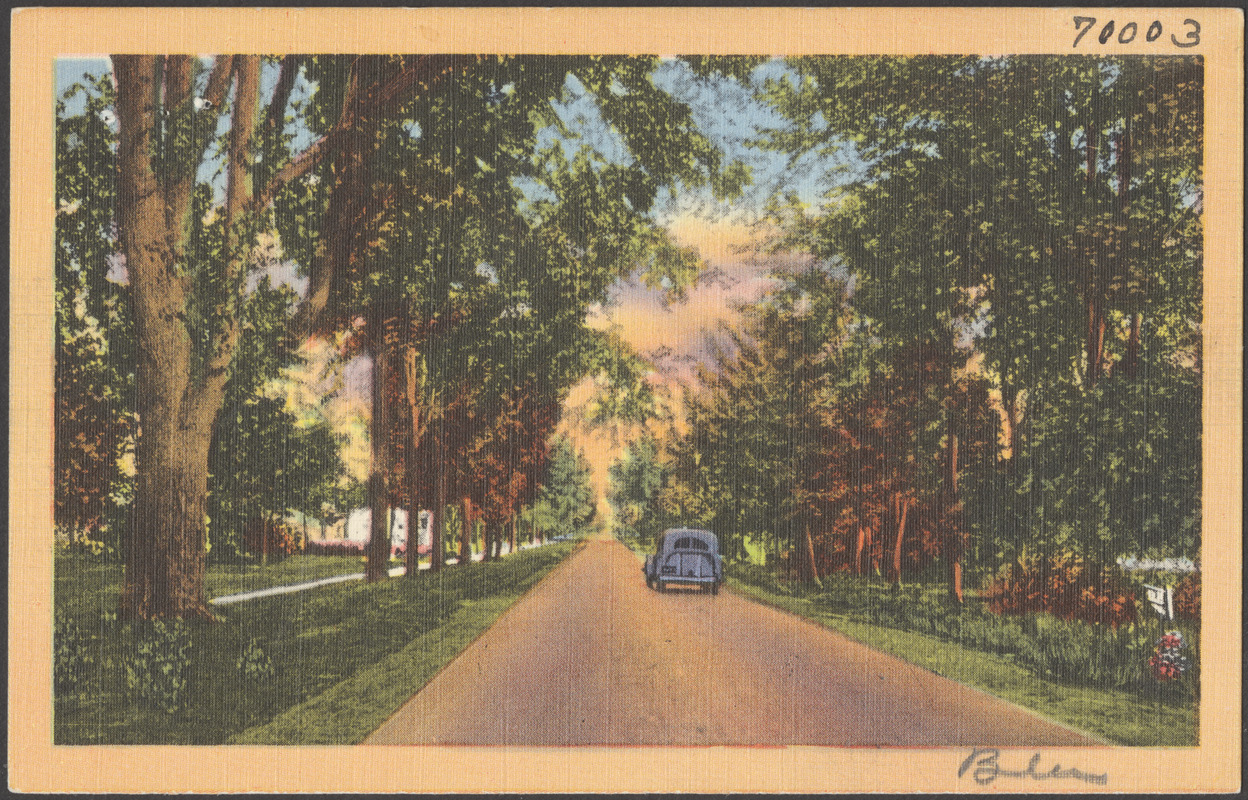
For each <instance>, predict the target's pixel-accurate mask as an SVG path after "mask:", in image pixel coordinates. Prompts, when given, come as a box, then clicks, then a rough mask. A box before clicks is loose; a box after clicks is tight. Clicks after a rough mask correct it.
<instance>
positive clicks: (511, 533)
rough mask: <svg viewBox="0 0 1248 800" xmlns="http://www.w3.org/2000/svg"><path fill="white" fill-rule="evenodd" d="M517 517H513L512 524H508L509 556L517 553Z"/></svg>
mask: <svg viewBox="0 0 1248 800" xmlns="http://www.w3.org/2000/svg"><path fill="white" fill-rule="evenodd" d="M516 516H517V515H514V514H513V515H512V517H511V522H509V523H508V524H507V553H508V555H510V554H512V553H514V552H516V524H517V522H516Z"/></svg>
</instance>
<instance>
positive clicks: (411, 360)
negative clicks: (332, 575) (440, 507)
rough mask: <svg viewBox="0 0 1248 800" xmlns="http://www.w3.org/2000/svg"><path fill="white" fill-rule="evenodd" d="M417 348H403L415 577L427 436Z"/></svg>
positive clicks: (410, 569) (407, 561) (410, 562)
mask: <svg viewBox="0 0 1248 800" xmlns="http://www.w3.org/2000/svg"><path fill="white" fill-rule="evenodd" d="M417 373H418V364H417V359H416V348H414V347H412V346H411V345H410V344H409V345H408V346H406V347H405V348H404V349H403V378H404V380H403V385H404V388H405V394H406V396H407V417H408V419H407V425H406V426H404V427H405V433H406V438H407V441H406V446H405V447H404V453H405V456H406V457H405V459H404V466H405V467H406V468H407V474H406V475H405V476H404V477H405V479H406V483H407V497H408V500H409V502H408V510H407V544H406V546H405V548H404V551H403V564H404V567H405V569H406V572H405V574H406V576H407V577H409V578H415V577H417V576H418V575H419V574H420V499H419V498H420V463H419V461H418V459H417V457H416V456H417V453H418V450H419V448H418V445H419V444H420V440H421V438H422V437H423V436H424V419H425V418H424V415H423V414H422V413H421V412H422V411H423V407H422V405H421V393H420V375H418V374H417Z"/></svg>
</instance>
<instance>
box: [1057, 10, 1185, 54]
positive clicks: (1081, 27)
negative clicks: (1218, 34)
mask: <svg viewBox="0 0 1248 800" xmlns="http://www.w3.org/2000/svg"><path fill="white" fill-rule="evenodd" d="M1074 19H1075V29H1076V30H1078V31H1079V33H1078V35H1077V36H1075V41H1074V43H1073V44H1072V45H1071V47H1078V46H1079V40H1081V39H1082V38H1083V37H1084V36H1086V35H1087V33H1088V31H1090V30H1092V29H1093V28H1095V27H1096V17H1075V18H1074ZM1183 25H1184V30H1183V31H1182V34H1183V38H1182V39H1179V37H1178V36H1176V35H1175V34H1173V33H1172V34H1170V43H1171V44H1173V45H1174V46H1175V47H1195V46H1196V45H1198V44H1200V23H1199V22H1197V21H1196V20H1194V19H1185V20H1183ZM1139 33H1140V26H1139V25H1137V24H1136V23H1134V22H1127V23H1125V24H1124V25H1123V26H1122V27H1121V28H1118V37H1117V39H1118V44H1131V42H1134V41H1135V37H1136V36H1138V35H1139ZM1161 34H1162V28H1161V21H1160V20H1156V19H1155V20H1153V21H1152V23H1151V24H1150V25H1149V26H1148V28H1146V29H1145V31H1144V41H1146V42H1155V41H1157V40H1158V39H1160V38H1161ZM1112 38H1114V21H1113V20H1112V19H1111V20H1110V21H1109V22H1106V23H1105V24H1104V25H1103V26H1101V32H1100V33H1099V34H1098V35H1097V37H1096V40H1097V41H1098V42H1100V43H1101V44H1109V40H1110V39H1112Z"/></svg>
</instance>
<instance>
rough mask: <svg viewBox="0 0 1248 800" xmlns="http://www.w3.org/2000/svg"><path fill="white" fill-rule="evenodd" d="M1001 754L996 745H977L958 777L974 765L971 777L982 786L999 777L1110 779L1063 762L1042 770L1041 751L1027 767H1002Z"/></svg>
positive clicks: (963, 763)
mask: <svg viewBox="0 0 1248 800" xmlns="http://www.w3.org/2000/svg"><path fill="white" fill-rule="evenodd" d="M1000 756H1001V751H1000V750H998V749H997V748H995V747H976V748H975V749H974V750H972V751H971V754H970V755H969V756H967V757H966V760H965V761H963V762H962V766H961V767H958V777H959V778H961V777H962V776H963V775H965V774H966V773H967V770H970V769H971V768H972V767H974V771H973V772H971V777H973V778H974V779H975V782H976V783H978V784H980V785H981V786H987V785H988V784H990V783H992V782H993V781H995V780H996V779H997V778H1033V779H1035V780H1038V781H1044V780H1049V779H1052V778H1074V779H1075V780H1081V781H1086V782H1088V783H1095V784H1099V785H1104V784H1105V782H1106V781H1108V780H1109V773H1102V774H1099V775H1094V774H1090V773H1087V772H1083V771H1082V770H1078V769H1075V768H1074V767H1071V768H1070V769H1062V765H1061V764H1054V765H1053V768H1052V769H1049V770H1044V771H1041V770H1040V754H1039V753H1036V754H1035V755H1033V756H1032V757H1031V760H1030V761H1028V762H1027V769H1002V768H1001V766H1000V765H999V764H998V763H997V759H998V758H999V757H1000Z"/></svg>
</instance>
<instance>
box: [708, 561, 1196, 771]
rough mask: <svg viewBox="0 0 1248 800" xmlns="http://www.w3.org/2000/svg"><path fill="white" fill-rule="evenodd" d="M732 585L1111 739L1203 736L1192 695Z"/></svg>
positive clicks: (1182, 741)
mask: <svg viewBox="0 0 1248 800" xmlns="http://www.w3.org/2000/svg"><path fill="white" fill-rule="evenodd" d="M728 585H729V586H731V587H732V588H733V589H735V590H736V591H738V592H740V593H741V594H743V595H746V596H747V597H751V598H753V599H755V600H759V601H761V602H763V603H766V604H768V605H771V606H774V607H776V608H780V609H783V610H785V611H789V612H791V613H794V614H797V615H799V616H802V617H806V618H807V619H811V620H813V621H815V622H818V623H820V624H822V625H826V626H827V627H829V628H832V629H834V630H837V631H839V632H841V633H843V634H845V635H846V636H848V637H850V638H852V639H856V640H858V641H860V642H863V643H864V644H867V645H869V646H871V647H874V648H875V649H877V650H882V651H884V652H886V653H890V654H892V655H895V656H897V657H898V658H901V659H903V660H905V661H908V662H910V663H912V664H916V665H918V666H920V667H923V668H925V669H929V670H931V671H932V672H935V673H936V674H937V675H942V676H944V677H946V678H950V679H952V680H955V681H958V682H959V683H963V684H965V685H967V686H971V687H974V688H976V689H980V690H982V691H985V692H988V693H989V694H992V695H995V696H997V697H1000V698H1001V699H1003V700H1007V701H1009V702H1011V703H1014V704H1016V705H1019V706H1023V707H1024V708H1029V709H1031V710H1033V711H1036V712H1038V713H1040V714H1042V715H1044V716H1046V717H1048V718H1050V719H1053V720H1056V721H1058V722H1062V723H1064V724H1067V725H1069V726H1071V727H1073V728H1077V729H1079V730H1082V731H1086V732H1088V733H1091V734H1093V735H1095V736H1098V737H1100V738H1102V739H1105V740H1107V741H1110V742H1113V743H1116V744H1124V745H1137V746H1152V747H1176V746H1193V745H1195V744H1196V743H1197V736H1198V732H1199V730H1198V718H1197V713H1196V709H1195V707H1194V705H1192V704H1190V703H1177V702H1165V703H1163V702H1150V701H1148V700H1146V699H1144V698H1142V697H1140V696H1138V695H1135V694H1132V693H1129V692H1125V691H1118V690H1112V689H1099V688H1092V687H1087V686H1072V685H1069V684H1066V683H1061V682H1058V681H1052V680H1046V679H1045V678H1042V677H1039V676H1037V675H1036V674H1035V673H1033V672H1031V671H1030V670H1028V669H1025V668H1023V667H1021V666H1019V665H1017V664H1014V663H1012V661H1011V659H1010V657H1009V656H1002V655H996V654H993V653H985V652H980V651H977V650H972V649H969V648H966V647H963V646H961V645H959V644H956V643H953V642H948V641H944V640H942V639H938V638H936V637H934V636H928V635H925V634H922V633H917V632H913V631H905V630H898V629H895V628H890V627H885V626H881V625H875V624H871V623H869V622H864V621H861V620H857V619H854V618H852V616H850V615H848V614H844V613H836V612H833V611H830V610H829V609H828V608H827V607H826V606H825V605H822V604H820V603H817V602H814V601H812V600H811V599H807V598H802V597H792V596H788V595H784V594H779V593H776V592H773V591H768V590H767V589H766V588H763V587H760V586H756V585H753V584H751V583H747V582H745V581H742V580H739V579H737V578H733V577H729V579H728Z"/></svg>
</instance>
